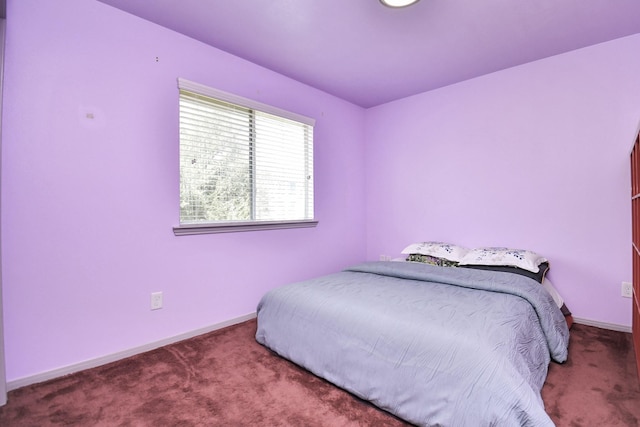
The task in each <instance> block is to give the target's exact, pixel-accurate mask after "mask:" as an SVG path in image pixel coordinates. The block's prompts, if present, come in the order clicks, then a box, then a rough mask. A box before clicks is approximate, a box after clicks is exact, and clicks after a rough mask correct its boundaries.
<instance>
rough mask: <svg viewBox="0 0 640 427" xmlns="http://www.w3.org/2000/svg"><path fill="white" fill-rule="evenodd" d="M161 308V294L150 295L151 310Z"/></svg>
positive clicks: (153, 293)
mask: <svg viewBox="0 0 640 427" xmlns="http://www.w3.org/2000/svg"><path fill="white" fill-rule="evenodd" d="M159 308H162V292H152V293H151V310H158V309H159Z"/></svg>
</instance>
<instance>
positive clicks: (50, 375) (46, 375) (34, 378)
mask: <svg viewBox="0 0 640 427" xmlns="http://www.w3.org/2000/svg"><path fill="white" fill-rule="evenodd" d="M255 317H256V313H255V312H253V313H249V314H245V315H244V316H240V317H236V318H234V319H230V320H226V321H224V322H220V323H216V324H214V325H210V326H206V327H204V328H200V329H196V330H193V331H189V332H185V333H183V334H180V335H175V336H173V337H169V338H165V339H162V340H160V341H155V342H152V343H148V344H145V345H141V346H139V347H135V348H131V349H128V350H123V351H119V352H117V353H113V354H109V355H106V356H102V357H98V358H95V359H91V360H86V361H84V362H80V363H75V364H73V365H69V366H64V367H62V368H58V369H54V370H51V371H47V372H42V373H40V374H36V375H31V376H28V377H22V378H18V379H17V380H12V381H8V382H7V391H11V390H15V389H18V388H20V387H25V386H28V385H31V384H37V383H40V382H43V381H48V380H51V379H54V378H58V377H62V376H64V375H68V374H72V373H74V372H78V371H83V370H85V369H91V368H96V367H98V366H102V365H106V364H107V363H111V362H115V361H117V360H121V359H125V358H127V357H131V356H135V355H136V354H140V353H144V352H146V351H150V350H154V349H156V348H159V347H163V346H165V345H169V344H173V343H176V342H178V341H182V340H186V339H189V338H193V337H195V336H198V335H202V334H206V333H209V332H212V331H215V330H218V329H222V328H226V327H227V326H231V325H235V324H238V323H242V322H246V321H247V320H251V319H254V318H255Z"/></svg>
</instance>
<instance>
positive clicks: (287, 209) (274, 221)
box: [174, 79, 317, 235]
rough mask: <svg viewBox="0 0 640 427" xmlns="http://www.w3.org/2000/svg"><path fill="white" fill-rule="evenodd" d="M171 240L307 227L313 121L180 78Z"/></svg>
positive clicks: (310, 219) (310, 207)
mask: <svg viewBox="0 0 640 427" xmlns="http://www.w3.org/2000/svg"><path fill="white" fill-rule="evenodd" d="M178 87H179V89H180V95H179V98H180V226H179V227H175V228H174V232H175V234H176V235H181V234H201V233H219V232H228V231H247V230H255V229H273V228H296V227H313V226H315V225H316V224H317V221H315V220H314V212H313V125H314V120H313V119H310V118H307V117H303V116H299V115H297V114H294V113H290V112H286V111H283V110H279V109H277V108H274V107H271V106H268V105H264V104H261V103H258V102H255V101H252V100H248V99H245V98H241V97H238V96H235V95H231V94H228V93H225V92H221V91H218V90H215V89H212V88H209V87H206V86H203V85H200V84H197V83H193V82H190V81H187V80H184V79H178Z"/></svg>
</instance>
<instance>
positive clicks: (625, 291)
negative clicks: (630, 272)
mask: <svg viewBox="0 0 640 427" xmlns="http://www.w3.org/2000/svg"><path fill="white" fill-rule="evenodd" d="M622 296H623V297H625V298H631V297H632V296H633V285H632V284H631V283H629V282H622Z"/></svg>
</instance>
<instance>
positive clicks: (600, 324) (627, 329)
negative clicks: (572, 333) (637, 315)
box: [573, 317, 631, 333]
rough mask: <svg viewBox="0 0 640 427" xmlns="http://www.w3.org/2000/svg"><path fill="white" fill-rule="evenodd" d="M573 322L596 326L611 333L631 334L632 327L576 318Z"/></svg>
mask: <svg viewBox="0 0 640 427" xmlns="http://www.w3.org/2000/svg"><path fill="white" fill-rule="evenodd" d="M573 321H574V322H575V323H579V324H581V325H587V326H595V327H596V328H601V329H609V330H611V331H619V332H628V333H631V326H626V325H618V324H616V323H606V322H598V321H597V320H590V319H581V318H580V317H574V318H573Z"/></svg>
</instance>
